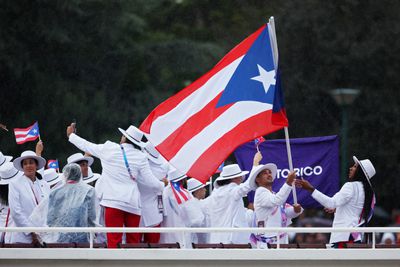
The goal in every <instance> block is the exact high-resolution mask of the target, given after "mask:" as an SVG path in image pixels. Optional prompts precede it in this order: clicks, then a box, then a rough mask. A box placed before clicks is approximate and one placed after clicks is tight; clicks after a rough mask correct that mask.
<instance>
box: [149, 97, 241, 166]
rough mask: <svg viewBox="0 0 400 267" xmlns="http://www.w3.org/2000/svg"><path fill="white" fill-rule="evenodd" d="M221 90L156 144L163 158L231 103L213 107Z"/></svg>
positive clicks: (171, 156) (171, 154)
mask: <svg viewBox="0 0 400 267" xmlns="http://www.w3.org/2000/svg"><path fill="white" fill-rule="evenodd" d="M221 95H222V92H221V93H220V94H219V95H217V96H216V97H215V98H214V99H213V100H212V101H211V102H210V103H208V104H207V105H206V106H205V107H204V108H203V109H202V110H200V111H199V112H197V113H196V114H194V115H193V116H192V117H190V118H189V119H188V120H187V121H186V122H185V123H183V124H182V125H181V126H180V127H179V128H177V129H176V130H175V131H174V132H173V133H172V134H171V135H169V136H168V137H167V138H166V139H165V140H164V141H163V142H162V143H161V144H159V145H158V146H157V150H158V151H163V152H164V153H163V154H162V155H163V157H164V158H166V159H167V160H170V159H171V158H173V157H174V156H175V154H176V153H178V151H179V150H180V149H181V148H182V147H183V146H184V145H185V144H186V143H187V142H188V141H189V140H190V139H192V138H193V136H195V135H197V134H198V133H199V132H201V131H202V130H203V129H204V128H205V127H207V126H208V125H209V124H210V123H212V122H213V121H214V120H216V119H217V118H218V117H219V116H220V115H221V114H222V113H224V112H225V111H226V110H227V109H228V108H230V107H231V106H232V105H233V104H230V105H226V106H223V107H220V108H215V106H216V105H217V103H218V101H219V98H220V97H221Z"/></svg>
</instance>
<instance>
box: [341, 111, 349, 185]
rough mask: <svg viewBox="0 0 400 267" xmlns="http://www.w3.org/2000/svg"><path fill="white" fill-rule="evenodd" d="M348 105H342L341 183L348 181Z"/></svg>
mask: <svg viewBox="0 0 400 267" xmlns="http://www.w3.org/2000/svg"><path fill="white" fill-rule="evenodd" d="M347 113H348V107H347V105H342V140H341V141H342V142H341V149H340V150H341V166H340V169H341V171H340V183H341V185H343V184H345V183H346V181H347V168H348V166H347V131H348V114H347Z"/></svg>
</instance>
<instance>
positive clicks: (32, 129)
mask: <svg viewBox="0 0 400 267" xmlns="http://www.w3.org/2000/svg"><path fill="white" fill-rule="evenodd" d="M14 134H15V140H16V141H17V144H18V145H20V144H23V143H25V142H28V141H34V140H36V139H37V138H38V137H39V136H40V133H39V124H38V122H35V123H34V124H33V125H31V126H29V127H28V128H15V129H14Z"/></svg>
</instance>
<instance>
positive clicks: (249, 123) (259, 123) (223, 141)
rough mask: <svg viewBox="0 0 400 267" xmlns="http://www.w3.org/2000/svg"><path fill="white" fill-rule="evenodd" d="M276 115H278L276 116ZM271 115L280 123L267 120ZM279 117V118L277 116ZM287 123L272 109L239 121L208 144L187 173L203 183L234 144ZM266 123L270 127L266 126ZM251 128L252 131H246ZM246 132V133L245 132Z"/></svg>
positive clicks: (233, 147)
mask: <svg viewBox="0 0 400 267" xmlns="http://www.w3.org/2000/svg"><path fill="white" fill-rule="evenodd" d="M277 116H278V117H277ZM272 117H275V118H274V119H275V121H276V122H279V123H280V125H272V124H269V123H268V122H270V121H271V119H272ZM279 117H280V118H279ZM285 122H286V125H287V119H286V117H281V114H280V113H274V114H273V113H272V110H268V111H265V112H262V113H259V114H257V115H254V116H253V117H250V118H249V119H247V120H245V121H243V122H241V123H240V124H238V125H237V126H236V127H235V128H233V129H232V130H231V131H229V132H227V133H226V134H225V135H224V136H222V137H221V138H220V139H218V141H216V142H215V143H214V144H213V145H212V146H210V147H209V148H208V149H207V150H206V151H205V152H204V153H203V154H202V155H201V156H200V157H199V158H198V159H197V160H196V161H195V162H194V163H193V165H192V166H191V168H190V169H189V171H188V172H187V175H188V176H189V177H196V179H198V180H199V181H200V182H202V183H205V182H207V181H208V179H209V178H210V176H211V175H213V171H214V170H216V169H217V168H218V166H219V163H220V162H222V161H224V160H225V158H226V155H229V154H231V153H232V152H233V151H234V150H235V149H236V147H238V146H237V145H235V144H243V143H246V142H248V141H251V140H254V138H255V137H257V136H261V135H266V134H268V133H271V132H274V131H277V130H279V129H281V128H283V127H284V126H286V125H285ZM266 125H269V126H270V127H268V128H266ZM249 128H251V129H252V132H251V133H250V132H248V129H249ZM246 133H248V134H246Z"/></svg>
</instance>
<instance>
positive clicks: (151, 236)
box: [142, 224, 161, 243]
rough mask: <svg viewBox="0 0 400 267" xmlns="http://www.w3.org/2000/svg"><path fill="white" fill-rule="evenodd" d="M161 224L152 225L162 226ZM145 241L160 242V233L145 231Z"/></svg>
mask: <svg viewBox="0 0 400 267" xmlns="http://www.w3.org/2000/svg"><path fill="white" fill-rule="evenodd" d="M160 226H161V224H159V225H156V226H152V227H160ZM142 235H143V243H158V242H160V233H143V234H142Z"/></svg>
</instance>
